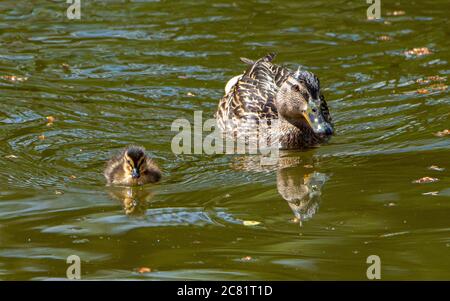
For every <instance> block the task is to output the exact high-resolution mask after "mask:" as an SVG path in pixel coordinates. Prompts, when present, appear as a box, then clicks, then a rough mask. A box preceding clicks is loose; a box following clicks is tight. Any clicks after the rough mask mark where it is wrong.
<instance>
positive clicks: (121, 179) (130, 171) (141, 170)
mask: <svg viewBox="0 0 450 301" xmlns="http://www.w3.org/2000/svg"><path fill="white" fill-rule="evenodd" d="M104 175H105V178H106V181H107V182H108V184H115V185H124V186H136V185H144V184H147V183H156V182H158V181H159V180H160V179H161V171H160V169H159V167H158V166H157V165H156V164H155V163H154V162H153V160H152V159H150V157H148V156H147V155H146V154H145V149H144V148H143V147H141V146H129V147H127V148H125V149H124V150H123V151H122V152H121V153H120V154H118V155H117V156H115V157H113V158H112V159H111V160H109V161H108V163H107V166H106V169H105V172H104Z"/></svg>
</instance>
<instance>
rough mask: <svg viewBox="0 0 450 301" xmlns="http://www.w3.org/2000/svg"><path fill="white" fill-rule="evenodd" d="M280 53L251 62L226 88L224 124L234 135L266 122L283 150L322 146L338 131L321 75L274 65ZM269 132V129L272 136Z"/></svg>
mask: <svg viewBox="0 0 450 301" xmlns="http://www.w3.org/2000/svg"><path fill="white" fill-rule="evenodd" d="M274 57H275V54H273V53H271V54H268V55H266V56H265V57H263V58H261V59H259V60H257V61H252V60H249V59H247V58H241V61H243V62H244V63H246V64H247V65H249V66H248V68H247V70H246V71H245V72H244V73H243V74H242V75H238V76H235V77H233V78H232V79H231V80H230V81H229V82H228V83H227V85H226V87H225V96H224V97H223V98H222V99H221V101H220V103H219V107H218V110H217V113H216V119H217V122H218V126H219V128H220V129H221V130H222V131H223V132H225V133H228V134H232V135H233V136H234V137H239V136H241V135H244V134H245V133H248V130H249V129H251V128H255V127H258V126H261V124H263V123H265V124H267V125H268V126H269V128H268V131H264V132H267V133H270V135H271V137H275V139H276V140H277V141H272V142H271V143H276V145H277V146H278V147H279V148H280V149H300V148H307V147H313V146H317V145H319V144H321V143H323V142H325V141H327V140H328V138H329V137H330V136H331V135H332V134H333V131H334V129H333V125H332V124H331V116H330V113H329V111H328V106H327V103H326V102H325V99H324V97H323V95H322V94H321V93H320V83H319V79H318V78H317V76H315V75H314V74H313V73H311V72H308V71H301V70H297V71H296V72H292V71H291V70H289V69H287V68H285V67H282V66H278V65H275V64H272V60H273V59H274ZM267 133H265V134H266V135H267Z"/></svg>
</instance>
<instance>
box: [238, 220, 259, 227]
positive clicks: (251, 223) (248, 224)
mask: <svg viewBox="0 0 450 301" xmlns="http://www.w3.org/2000/svg"><path fill="white" fill-rule="evenodd" d="M242 224H243V225H244V226H257V225H259V224H261V222H258V221H243V222H242Z"/></svg>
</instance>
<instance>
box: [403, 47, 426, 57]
mask: <svg viewBox="0 0 450 301" xmlns="http://www.w3.org/2000/svg"><path fill="white" fill-rule="evenodd" d="M431 53H432V52H431V50H430V49H428V48H427V47H420V48H413V49H410V50H406V51H405V52H404V54H405V55H406V56H422V55H428V54H431Z"/></svg>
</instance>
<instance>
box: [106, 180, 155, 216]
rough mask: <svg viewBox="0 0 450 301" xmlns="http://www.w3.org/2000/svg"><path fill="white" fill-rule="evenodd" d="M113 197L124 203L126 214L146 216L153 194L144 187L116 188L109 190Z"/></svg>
mask: <svg viewBox="0 0 450 301" xmlns="http://www.w3.org/2000/svg"><path fill="white" fill-rule="evenodd" d="M109 195H110V196H111V198H112V199H114V200H117V201H119V202H121V203H122V206H123V210H124V212H125V214H126V215H132V216H144V215H145V213H146V212H147V209H148V207H149V204H150V200H151V199H152V197H153V194H152V193H151V192H150V191H148V190H145V189H143V188H142V187H122V188H114V189H112V190H111V191H110V192H109Z"/></svg>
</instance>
